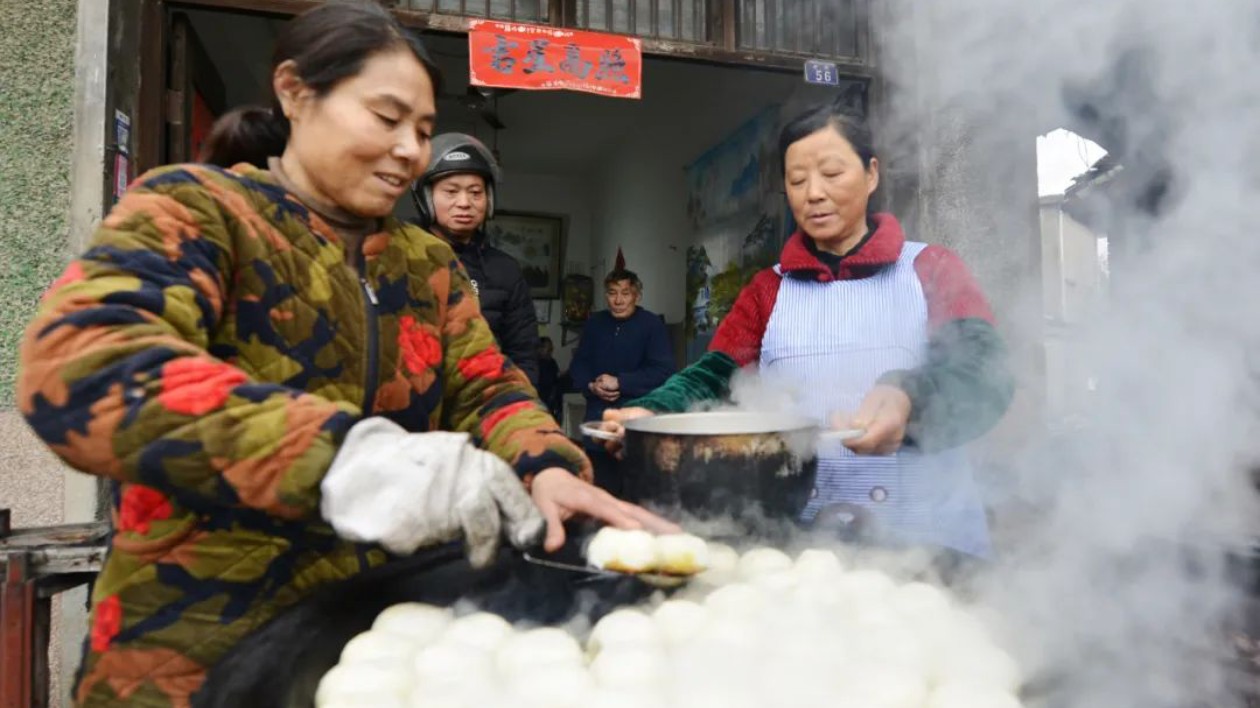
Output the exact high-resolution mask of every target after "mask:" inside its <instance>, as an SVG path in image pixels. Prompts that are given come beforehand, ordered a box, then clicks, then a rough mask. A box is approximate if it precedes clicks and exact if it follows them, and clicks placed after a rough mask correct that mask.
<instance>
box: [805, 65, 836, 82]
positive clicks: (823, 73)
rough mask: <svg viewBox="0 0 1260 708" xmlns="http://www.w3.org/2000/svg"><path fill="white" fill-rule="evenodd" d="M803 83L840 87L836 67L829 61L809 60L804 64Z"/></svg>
mask: <svg viewBox="0 0 1260 708" xmlns="http://www.w3.org/2000/svg"><path fill="white" fill-rule="evenodd" d="M805 82H806V83H810V84H823V85H826V86H839V85H840V72H839V71H838V70H837V69H836V65H835V64H833V63H832V62H829V61H818V60H817V59H810V60H808V61H806V62H805Z"/></svg>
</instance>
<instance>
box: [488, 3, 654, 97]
mask: <svg viewBox="0 0 1260 708" xmlns="http://www.w3.org/2000/svg"><path fill="white" fill-rule="evenodd" d="M468 70H469V77H470V83H472V85H474V86H493V87H497V88H517V89H533V90H542V91H547V90H562V89H567V90H570V91H585V92H587V93H594V94H598V95H600V96H613V97H616V98H640V97H642V94H643V92H642V88H643V81H642V79H643V50H642V45H641V43H640V42H639V40H637V39H634V38H633V37H622V36H620V35H614V34H602V33H599V32H581V31H576V30H568V29H561V28H558V27H547V26H543V25H526V24H521V23H518V22H492V21H489V20H473V21H471V22H470V23H469V26H468Z"/></svg>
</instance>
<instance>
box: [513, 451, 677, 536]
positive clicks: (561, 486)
mask: <svg viewBox="0 0 1260 708" xmlns="http://www.w3.org/2000/svg"><path fill="white" fill-rule="evenodd" d="M530 494H531V495H532V496H533V497H534V503H535V504H537V505H538V509H539V510H540V511H542V515H543V518H545V519H546V520H547V540H546V541H544V542H543V548H544V550H546V551H547V552H549V553H550V552H555V551H557V550H559V549H560V547H561V546H563V545H564V522H565V521H567V520H568V519H570V518H572V517H574V516H577V515H583V516H589V517H591V518H593V519H598V520H599V521H603V522H604V523H606V524H608V525H609V526H615V527H617V528H619V529H644V530H647V531H650V532H652V533H679V532H680V531H682V529H680V528H679V527H678V526H676V525H674V524H672V523H670V522H668V521H666V520H665V519H662V518H661V517H659V516H657V515H656V514H653V513H652V512H650V511H648V510H647V509H644V508H643V507H641V506H636V505H634V504H631V503H630V502H625V501H622V500H620V499H618V498H616V497H614V496H613V495H611V494H609V493H608V492H606V491H604V490H602V489H600V488H599V487H596V486H595V485H593V484H590V483H589V482H583V481H582V480H580V479H578V478H577V477H575V476H573V473H572V472H569V471H568V470H566V469H563V468H560V467H552V468H550V469H545V470H543V471H542V472H539V473H538V475H537V476H535V477H534V482H533V484H532V485H531V487H530Z"/></svg>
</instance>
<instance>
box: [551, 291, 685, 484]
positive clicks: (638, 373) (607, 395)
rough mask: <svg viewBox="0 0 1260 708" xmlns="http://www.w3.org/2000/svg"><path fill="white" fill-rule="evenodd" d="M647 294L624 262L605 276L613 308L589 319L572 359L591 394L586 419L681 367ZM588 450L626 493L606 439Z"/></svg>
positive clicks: (601, 474) (577, 383) (598, 478)
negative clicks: (649, 307) (645, 297)
mask: <svg viewBox="0 0 1260 708" xmlns="http://www.w3.org/2000/svg"><path fill="white" fill-rule="evenodd" d="M642 297H643V282H642V281H641V280H639V276H638V275H637V274H635V272H634V271H630V270H625V269H624V268H618V269H615V270H613V271H612V272H610V273H609V274H608V275H607V276H605V277H604V298H605V299H606V300H607V302H608V309H607V310H605V311H603V312H597V313H595V314H594V315H592V316H591V318H590V319H589V320H587V322H586V325H585V326H584V327H583V328H582V339H581V341H579V342H578V347H577V351H576V352H574V353H573V361H572V362H571V363H570V364H569V374H570V376H572V377H573V386H574V387H575V388H577V389H578V390H579V391H582V393H583V394H584V395H585V396H586V417H585V418H583V422H586V421H591V420H599V419H600V418H602V417H603V415H604V411H606V410H609V409H613V408H619V407H620V406H621V404H622V403H623V402H624V401H625V400H627V399H629V398H632V397H634V396H641V395H643V394H645V393H648V392H649V391H651V390H652V389H654V388H656V387H657V386H660V385H661V384H662V383H664V382H665V380H666V379H667V378H669V375H670V374H672V373H674V371H675V366H674V357H673V354H672V352H671V351H670V346H669V331H668V330H666V329H665V321H664V319H662V318H661V316H660V315H658V314H656V313H655V312H649V311H648V310H645V309H644V308H642V307H640V306H639V300H640V299H641V298H642ZM583 389H585V390H583ZM587 451H588V452H589V453H590V455H591V461H592V462H593V463H594V464H595V484H597V485H599V486H600V487H601V488H603V489H607V490H608V491H610V492H612V493H613V494H617V495H620V494H621V493H622V489H623V486H624V484H623V479H622V477H623V471H622V469H621V466H620V465H619V464H618V463H617V461H616V460H615V459H613V458H612V457H610V456H609V454H608V453H607V452H605V451H604V449H603V447H602V446H601V445H598V444H596V443H588V444H587Z"/></svg>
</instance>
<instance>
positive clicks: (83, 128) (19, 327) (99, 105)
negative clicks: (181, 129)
mask: <svg viewBox="0 0 1260 708" xmlns="http://www.w3.org/2000/svg"><path fill="white" fill-rule="evenodd" d="M131 4H133V5H134V4H135V3H131ZM109 10H110V3H109V2H107V1H106V0H44V1H43V2H40V3H30V2H24V1H22V0H3V1H0V27H3V28H4V32H2V33H0V125H3V126H4V129H3V131H0V442H2V443H3V445H2V446H0V506H4V507H9V508H11V509H12V510H13V514H14V517H13V521H14V523H15V524H16V525H18V526H35V525H45V524H58V523H64V522H72V521H82V520H88V519H91V518H93V517H94V515H95V513H96V509H97V503H96V500H97V493H96V484H95V480H93V479H92V478H90V477H87V476H86V475H81V474H78V473H75V472H70V471H69V470H67V469H66V468H65V467H64V466H62V465H61V464H60V463H59V462H58V461H57V460H56V458H55V457H54V456H53V455H52V454H51V453H49V452H48V450H47V448H46V447H45V446H44V445H43V443H42V442H40V441H39V440H37V439H36V438H35V436H34V435H33V434H32V432H31V431H30V429H29V428H28V427H27V425H26V423H25V422H24V421H23V420H22V418H21V416H20V415H19V414H18V413H17V412H16V410H15V400H14V391H13V382H14V379H15V376H16V373H17V366H16V364H17V362H16V354H17V352H16V350H17V346H18V342H19V340H20V337H21V334H22V331H23V329H24V328H25V326H26V324H27V322H29V320H30V318H31V315H32V314H33V312H34V310H35V307H36V305H37V302H38V299H39V296H40V294H41V293H42V292H43V290H44V289H45V288H46V287H47V286H48V284H49V283H50V282H51V281H52V280H53V279H54V278H56V276H57V275H58V274H59V273H60V271H61V270H62V268H63V267H64V266H65V264H66V263H67V262H68V261H69V259H70V257H71V256H72V255H73V254H74V253H76V252H78V251H80V250H81V249H82V247H83V244H84V243H85V242H86V239H87V237H88V235H89V234H90V233H91V231H92V230H93V228H95V225H96V223H97V222H98V221H99V219H100V215H101V206H102V200H103V191H104V188H105V181H106V179H107V177H106V175H105V172H104V162H105V149H104V132H105V117H104V116H105V98H106V96H105V95H106V85H107V75H108V72H107V61H106V58H107V55H108V52H109V36H108V27H109ZM132 54H133V55H134V51H133V52H132ZM85 605H86V591H85V590H84V589H83V588H79V589H77V590H74V591H71V592H69V593H65V594H63V595H61V596H58V597H57V598H56V599H55V600H54V603H53V621H52V624H53V628H52V645H51V647H50V657H49V659H50V664H51V679H52V686H51V689H52V696H51V697H52V703H51V704H52V705H54V706H59V705H68V703H69V689H70V683H71V681H70V677H71V674H72V672H73V671H74V669H75V667H76V666H77V664H78V657H79V647H80V645H81V642H82V638H83V635H84V634H85V632H86V627H87V619H86V611H85Z"/></svg>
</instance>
